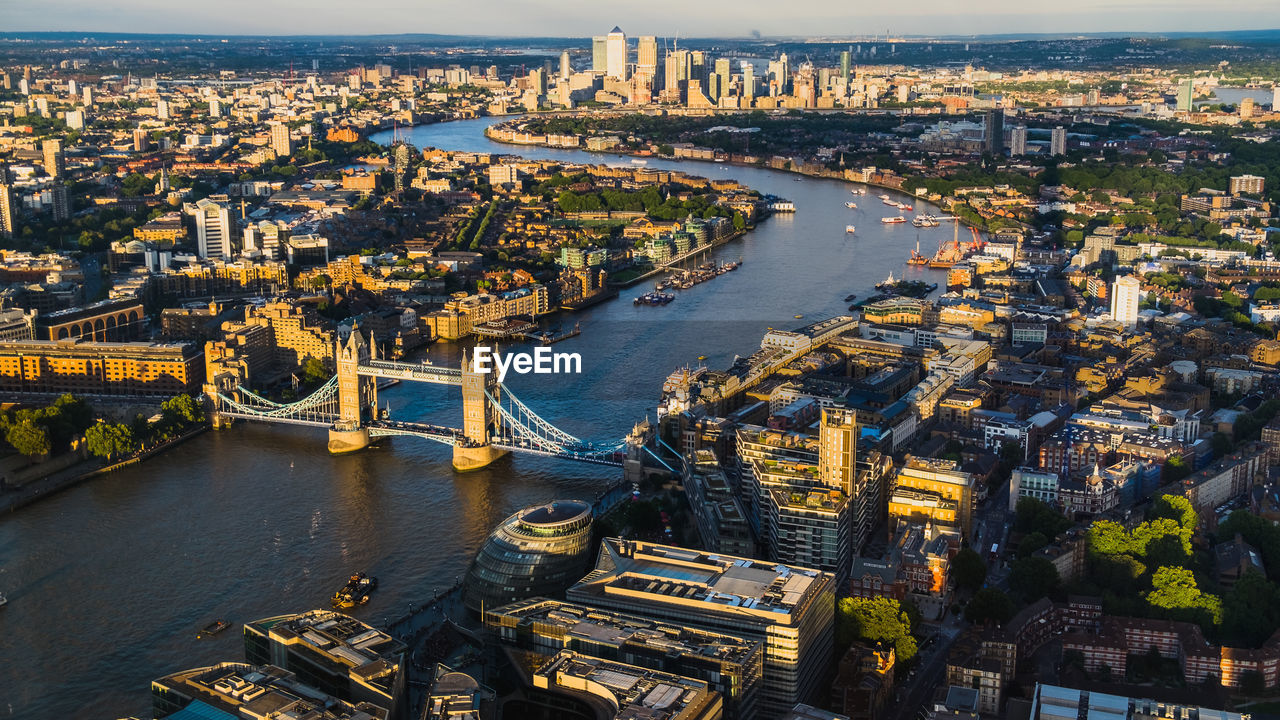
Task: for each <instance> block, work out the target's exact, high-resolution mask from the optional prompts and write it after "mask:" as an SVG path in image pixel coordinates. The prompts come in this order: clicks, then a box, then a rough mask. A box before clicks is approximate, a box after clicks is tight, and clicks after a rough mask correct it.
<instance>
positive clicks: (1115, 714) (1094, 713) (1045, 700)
mask: <svg viewBox="0 0 1280 720" xmlns="http://www.w3.org/2000/svg"><path fill="white" fill-rule="evenodd" d="M1076 718H1088V719H1089V720H1094V719H1095V718H1097V719H1098V720H1154V719H1155V718H1179V720H1248V719H1249V716H1248V715H1242V714H1240V713H1237V712H1229V711H1226V710H1211V709H1209V708H1204V707H1197V706H1194V705H1181V704H1179V703H1173V702H1158V701H1156V700H1144V699H1141V698H1133V697H1125V696H1123V695H1108V694H1106V693H1100V692H1094V691H1092V690H1076V689H1074V688H1065V687H1058V686H1057V685H1044V684H1041V683H1036V692H1035V697H1034V698H1032V700H1031V715H1030V716H1029V720H1075V719H1076Z"/></svg>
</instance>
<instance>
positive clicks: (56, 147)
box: [40, 138, 67, 180]
mask: <svg viewBox="0 0 1280 720" xmlns="http://www.w3.org/2000/svg"><path fill="white" fill-rule="evenodd" d="M40 149H41V151H42V152H43V154H44V171H45V173H46V174H48V176H49V177H51V178H53V179H55V180H59V179H61V178H62V176H63V175H66V174H67V160H66V157H65V156H64V155H63V152H62V141H61V140H59V139H57V138H52V139H49V140H45V141H43V142H41V143H40Z"/></svg>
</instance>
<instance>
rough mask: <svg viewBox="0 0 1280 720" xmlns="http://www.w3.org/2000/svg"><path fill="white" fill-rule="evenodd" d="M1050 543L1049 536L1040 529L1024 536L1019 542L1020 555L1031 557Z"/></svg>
mask: <svg viewBox="0 0 1280 720" xmlns="http://www.w3.org/2000/svg"><path fill="white" fill-rule="evenodd" d="M1048 544H1049V538H1048V537H1046V536H1045V534H1044V533H1042V532H1040V531H1039V530H1037V531H1035V532H1033V533H1031V534H1029V535H1027V536H1026V537H1024V538H1022V542H1020V543H1018V557H1031V555H1032V554H1033V553H1035V551H1037V550H1039V549H1040V548H1042V547H1044V546H1046V545H1048Z"/></svg>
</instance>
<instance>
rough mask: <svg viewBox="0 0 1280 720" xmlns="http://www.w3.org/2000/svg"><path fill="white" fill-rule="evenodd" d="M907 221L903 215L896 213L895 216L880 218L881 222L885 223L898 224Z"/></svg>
mask: <svg viewBox="0 0 1280 720" xmlns="http://www.w3.org/2000/svg"><path fill="white" fill-rule="evenodd" d="M906 221H907V219H906V218H904V217H902V216H901V215H896V216H894V217H887V218H880V222H882V223H884V224H885V225H897V224H898V223H904V222H906Z"/></svg>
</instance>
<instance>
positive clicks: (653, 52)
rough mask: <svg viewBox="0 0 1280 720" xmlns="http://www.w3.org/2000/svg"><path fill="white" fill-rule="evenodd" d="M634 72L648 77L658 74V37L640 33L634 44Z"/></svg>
mask: <svg viewBox="0 0 1280 720" xmlns="http://www.w3.org/2000/svg"><path fill="white" fill-rule="evenodd" d="M636 74H637V75H647V76H649V77H650V78H653V77H655V76H656V75H657V74H658V38H656V37H654V36H652V35H641V36H640V40H639V43H638V44H637V45H636Z"/></svg>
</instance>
